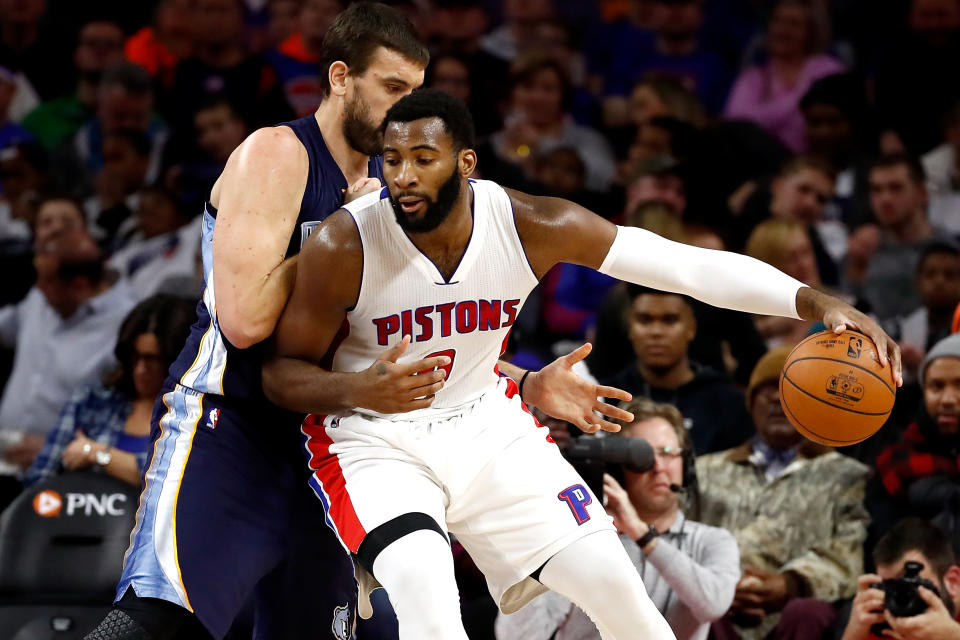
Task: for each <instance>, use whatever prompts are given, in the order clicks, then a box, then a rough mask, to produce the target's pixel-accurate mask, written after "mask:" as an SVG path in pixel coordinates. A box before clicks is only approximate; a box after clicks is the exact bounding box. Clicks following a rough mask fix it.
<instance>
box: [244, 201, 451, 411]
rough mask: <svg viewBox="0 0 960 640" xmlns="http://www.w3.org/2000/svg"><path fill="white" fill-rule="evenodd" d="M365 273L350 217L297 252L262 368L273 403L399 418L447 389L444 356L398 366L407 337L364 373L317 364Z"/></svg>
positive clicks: (333, 221)
mask: <svg viewBox="0 0 960 640" xmlns="http://www.w3.org/2000/svg"><path fill="white" fill-rule="evenodd" d="M362 267H363V253H362V246H361V243H360V237H359V234H358V233H357V229H356V226H355V225H354V224H353V221H352V220H351V219H350V216H349V214H348V213H346V212H345V211H339V212H337V213H334V214H333V215H332V216H330V217H329V218H327V219H326V220H325V221H324V223H323V224H322V225H320V227H318V228H317V230H316V231H315V232H314V233H313V234H311V236H310V240H309V241H308V242H307V244H306V245H305V246H304V248H303V250H302V251H301V253H300V266H299V268H298V270H297V278H296V284H295V285H294V287H293V293H292V294H291V296H290V302H289V303H288V304H287V307H286V309H284V311H283V315H282V316H281V317H280V321H279V322H278V324H277V331H276V334H275V335H274V344H273V346H274V352H275V353H274V355H273V357H271V358H269V359H268V360H267V361H266V363H265V364H264V367H263V390H264V392H265V393H266V395H267V398H269V399H270V401H271V402H273V403H274V404H277V405H279V406H281V407H284V408H286V409H291V410H293V411H299V412H302V413H330V412H333V411H340V410H344V409H353V408H357V407H362V408H365V409H372V410H374V411H379V412H381V413H401V412H404V411H412V410H414V409H420V408H425V407H428V406H430V403H431V402H432V401H433V395H434V394H435V393H436V392H437V391H439V390H440V388H442V386H443V378H444V372H443V370H438V371H434V370H433V369H436V368H438V367H443V366H446V365H447V364H449V363H450V361H449V358H448V357H447V356H439V357H432V358H426V359H422V360H417V361H415V362H407V363H402V364H400V363H398V362H397V361H398V360H399V359H400V357H401V356H402V355H403V353H404V352H405V351H406V349H407V347H408V346H409V344H410V341H409V337H407V338H404V340H402V341H401V342H400V343H399V344H397V345H394V346H393V347H391V348H390V349H387V350H385V351H384V353H383V354H382V355H381V356H380V358H378V359H377V360H376V362H374V363H373V365H372V366H370V367H369V368H367V369H366V370H364V371H359V372H355V373H350V372H333V371H328V370H327V369H325V368H323V367H321V366H320V365H321V363H324V356H325V355H326V353H327V351H328V350H329V348H330V345H331V344H332V343H333V341H334V339H335V338H336V335H337V332H338V331H339V330H340V327H341V325H342V324H343V322H344V319H345V317H346V313H347V309H349V308H351V307H352V306H353V305H354V304H355V303H356V301H357V297H358V296H359V291H360V279H361V276H362ZM327 366H329V364H327ZM427 369H429V370H430V371H427V372H425V373H423V374H420V375H417V373H418V372H420V371H424V370H427Z"/></svg>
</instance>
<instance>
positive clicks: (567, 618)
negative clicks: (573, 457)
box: [496, 398, 740, 640]
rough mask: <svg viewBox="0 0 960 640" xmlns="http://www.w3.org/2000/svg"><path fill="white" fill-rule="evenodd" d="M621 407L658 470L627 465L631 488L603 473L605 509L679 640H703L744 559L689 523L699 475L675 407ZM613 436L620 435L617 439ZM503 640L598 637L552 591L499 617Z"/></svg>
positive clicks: (724, 535) (729, 540)
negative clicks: (685, 499) (685, 508)
mask: <svg viewBox="0 0 960 640" xmlns="http://www.w3.org/2000/svg"><path fill="white" fill-rule="evenodd" d="M621 408H623V409H625V410H627V411H630V412H632V413H633V415H634V422H632V423H631V424H629V425H626V426H624V428H623V430H622V431H621V432H620V433H621V434H622V436H619V437H625V438H643V439H645V440H646V441H647V442H648V443H649V444H650V446H651V447H652V448H653V452H654V458H655V460H654V463H653V468H652V469H649V470H648V471H644V472H636V471H631V470H630V465H627V464H625V465H624V477H625V482H624V485H625V487H621V486H620V484H619V483H618V482H617V481H616V480H614V478H613V477H612V476H610V475H605V476H604V480H603V494H604V500H605V501H606V505H607V511H608V512H609V513H610V515H611V516H613V518H614V520H615V522H616V524H617V527H618V528H619V530H620V532H621V536H620V539H621V541H622V542H623V545H624V547H625V548H626V550H627V554H628V555H629V556H630V559H631V561H632V562H633V564H634V566H636V567H637V571H639V573H640V576H641V577H642V578H643V583H644V585H645V586H646V589H647V593H648V594H649V595H650V599H651V600H653V602H654V604H655V605H657V608H658V609H659V610H660V612H661V613H663V615H664V617H665V618H666V619H667V622H668V623H669V624H670V627H671V628H672V629H673V632H674V634H675V635H676V636H677V639H678V640H693V639H696V640H705V639H706V638H707V635H708V633H709V627H710V623H711V622H713V621H714V620H716V619H718V618H720V617H721V616H722V615H723V614H724V613H725V612H726V610H727V609H728V607H729V606H730V603H731V602H732V601H733V593H734V589H735V587H736V584H737V580H738V579H739V578H740V554H739V552H738V550H737V543H736V541H735V540H734V538H733V536H732V535H730V533H728V532H727V531H725V530H723V529H718V528H715V527H709V526H706V525H703V524H700V523H698V522H693V521H691V520H687V519H686V517H685V516H684V514H683V513H682V512H681V510H680V496H681V495H683V494H686V493H687V491H688V488H689V489H690V490H691V491H692V489H693V485H694V484H695V473H694V468H693V464H692V456H691V455H690V452H691V449H690V447H691V445H690V441H689V436H688V434H687V431H686V429H685V428H684V427H683V419H682V417H681V415H680V412H679V411H678V410H677V408H676V407H674V406H672V405H668V404H657V403H655V402H652V401H651V400H648V399H646V398H639V399H637V400H634V401H632V402H630V403H627V404H626V405H624V406H622V407H621ZM608 437H618V436H617V435H611V436H608ZM496 631H497V638H498V640H514V639H516V640H520V639H523V640H546V639H547V638H554V639H555V640H595V639H599V638H600V635H599V633H598V632H597V630H596V627H595V626H594V625H593V623H592V622H590V619H589V618H588V617H587V615H586V614H585V613H584V612H583V611H581V610H580V609H578V608H576V607H574V606H573V604H571V603H570V602H569V601H568V600H566V599H565V598H563V596H560V595H559V594H556V593H553V592H549V593H547V594H544V595H543V596H541V597H539V598H537V599H536V600H534V601H533V602H531V603H530V604H528V605H527V606H526V607H524V608H523V609H521V610H520V611H518V612H517V613H515V614H512V615H509V616H504V615H502V614H501V615H500V616H499V617H498V619H497V624H496Z"/></svg>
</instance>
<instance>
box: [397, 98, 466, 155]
mask: <svg viewBox="0 0 960 640" xmlns="http://www.w3.org/2000/svg"><path fill="white" fill-rule="evenodd" d="M423 118H439V119H440V120H442V121H443V126H444V128H445V129H446V131H447V133H448V134H450V137H451V138H453V150H454V152H457V151H460V150H461V149H473V148H474V147H475V146H476V144H477V135H476V133H475V132H474V128H473V118H472V117H471V116H470V110H469V109H467V106H466V105H465V104H463V103H462V102H460V101H459V100H457V99H456V98H454V97H453V96H451V95H450V94H448V93H444V92H443V91H437V90H436V89H418V90H417V91H414V92H413V93H411V94H410V95H408V96H404V97H403V98H400V100H398V101H397V103H396V104H394V105H393V106H392V107H390V109H389V110H388V111H387V115H386V117H385V118H384V119H383V124H382V125H380V128H381V130H382V131H385V130H386V128H387V125H388V124H390V123H391V122H413V121H414V120H421V119H423Z"/></svg>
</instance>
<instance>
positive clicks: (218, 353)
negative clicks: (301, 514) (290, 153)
mask: <svg viewBox="0 0 960 640" xmlns="http://www.w3.org/2000/svg"><path fill="white" fill-rule="evenodd" d="M278 126H287V127H290V128H291V129H293V131H294V133H296V135H297V137H298V138H299V139H300V141H301V142H302V143H303V146H304V147H306V149H307V155H308V156H309V159H310V169H309V175H308V177H307V185H306V188H305V190H304V194H303V201H302V203H301V205H300V213H299V215H298V216H297V225H296V227H295V229H294V232H293V234H292V235H291V237H290V243H289V245H288V247H287V253H286V255H287V257H290V256H293V255H295V254H297V253H298V252H299V251H300V246H301V245H302V243H303V241H304V240H306V238H307V237H308V236H309V235H310V233H311V232H312V231H313V229H314V228H316V226H317V225H319V224H320V222H321V221H323V219H324V218H326V217H327V216H329V215H330V214H331V213H333V212H334V211H336V210H337V209H339V208H340V207H341V206H343V198H344V192H345V191H346V189H347V186H348V185H347V181H346V178H344V176H343V172H342V171H341V170H340V167H338V166H337V163H336V162H335V161H334V159H333V156H331V155H330V151H329V150H328V149H327V145H326V143H325V142H324V140H323V136H322V135H321V134H320V127H319V125H318V124H317V120H316V118H315V117H314V116H313V115H312V114H311V115H309V116H307V117H305V118H300V119H299V120H294V121H292V122H286V123H283V124H282V125H278ZM368 175H369V176H370V177H376V178H379V179H380V180H381V181H383V159H382V157H379V156H378V157H376V158H371V159H370V162H369V167H368ZM216 219H217V210H216V209H215V208H214V207H213V206H212V205H211V204H210V203H207V204H206V207H205V210H204V213H203V241H202V254H203V256H202V257H203V278H204V283H205V287H204V292H203V297H202V298H201V300H200V302H199V303H198V305H197V322H196V324H194V325H193V327H192V328H191V331H190V336H189V338H187V343H186V345H185V346H184V348H183V351H181V352H180V356H179V357H178V358H177V360H176V361H175V362H174V363H173V365H172V366H171V367H170V376H171V378H172V379H173V381H175V382H176V383H178V384H180V385H183V386H184V387H187V388H190V389H193V390H195V391H199V392H201V393H208V394H214V395H218V396H224V397H225V398H226V399H228V400H230V401H235V402H236V403H238V404H241V405H246V404H247V403H249V402H255V403H260V402H266V398H264V396H263V391H262V389H261V386H260V366H261V363H262V360H263V356H264V349H265V345H264V344H263V343H261V344H257V345H254V346H252V347H250V348H248V349H237V348H236V347H234V346H233V345H232V344H230V342H229V341H228V340H227V338H226V336H224V335H223V333H222V332H221V330H220V325H219V323H218V322H217V317H216V292H215V291H214V287H213V229H214V225H215V224H216Z"/></svg>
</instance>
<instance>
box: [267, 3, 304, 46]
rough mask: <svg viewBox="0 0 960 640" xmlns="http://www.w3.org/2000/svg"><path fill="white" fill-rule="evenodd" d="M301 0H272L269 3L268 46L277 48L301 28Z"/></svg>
mask: <svg viewBox="0 0 960 640" xmlns="http://www.w3.org/2000/svg"><path fill="white" fill-rule="evenodd" d="M300 4H301V0H270V1H269V2H268V3H267V32H266V38H267V46H268V47H276V46H278V45H279V44H280V43H281V42H283V41H284V40H286V39H287V38H289V37H290V36H292V35H293V34H294V33H296V31H297V29H298V28H299V26H300Z"/></svg>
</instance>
